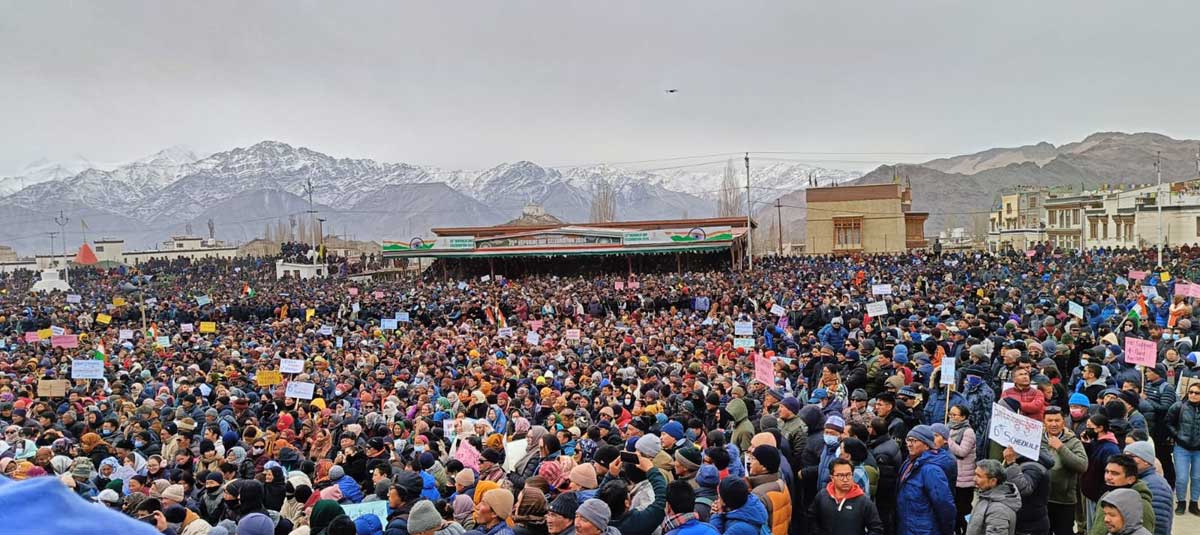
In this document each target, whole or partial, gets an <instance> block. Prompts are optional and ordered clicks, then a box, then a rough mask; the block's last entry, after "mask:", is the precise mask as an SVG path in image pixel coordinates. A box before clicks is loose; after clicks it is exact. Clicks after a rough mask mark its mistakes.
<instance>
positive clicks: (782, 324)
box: [775, 316, 788, 329]
mask: <svg viewBox="0 0 1200 535" xmlns="http://www.w3.org/2000/svg"><path fill="white" fill-rule="evenodd" d="M775 326H777V327H779V328H780V329H786V328H787V326H788V317H787V316H779V321H777V322H775Z"/></svg>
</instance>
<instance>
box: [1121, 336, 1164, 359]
mask: <svg viewBox="0 0 1200 535" xmlns="http://www.w3.org/2000/svg"><path fill="white" fill-rule="evenodd" d="M1125 362H1126V363H1128V364H1141V365H1143V366H1153V365H1154V364H1155V363H1156V362H1158V355H1157V351H1156V349H1155V345H1154V342H1153V341H1151V340H1142V339H1141V338H1134V337H1132V336H1126V337H1125Z"/></svg>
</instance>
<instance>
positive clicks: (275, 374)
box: [254, 370, 283, 386]
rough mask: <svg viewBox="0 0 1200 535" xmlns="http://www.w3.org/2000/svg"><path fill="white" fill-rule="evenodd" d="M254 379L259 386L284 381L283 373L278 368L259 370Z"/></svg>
mask: <svg viewBox="0 0 1200 535" xmlns="http://www.w3.org/2000/svg"><path fill="white" fill-rule="evenodd" d="M254 380H255V381H256V382H258V386H273V385H277V384H279V383H282V382H283V374H282V373H280V372H279V371H278V370H259V372H258V373H257V374H255V375H254Z"/></svg>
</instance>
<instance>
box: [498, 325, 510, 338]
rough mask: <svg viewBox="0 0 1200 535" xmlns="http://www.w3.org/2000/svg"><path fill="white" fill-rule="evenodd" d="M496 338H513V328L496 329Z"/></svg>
mask: <svg viewBox="0 0 1200 535" xmlns="http://www.w3.org/2000/svg"><path fill="white" fill-rule="evenodd" d="M496 336H499V337H501V338H512V336H513V328H512V327H501V328H499V329H496Z"/></svg>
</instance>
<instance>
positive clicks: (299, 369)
mask: <svg viewBox="0 0 1200 535" xmlns="http://www.w3.org/2000/svg"><path fill="white" fill-rule="evenodd" d="M279 371H281V372H283V373H304V361H303V360H300V359H280V360H279Z"/></svg>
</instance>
